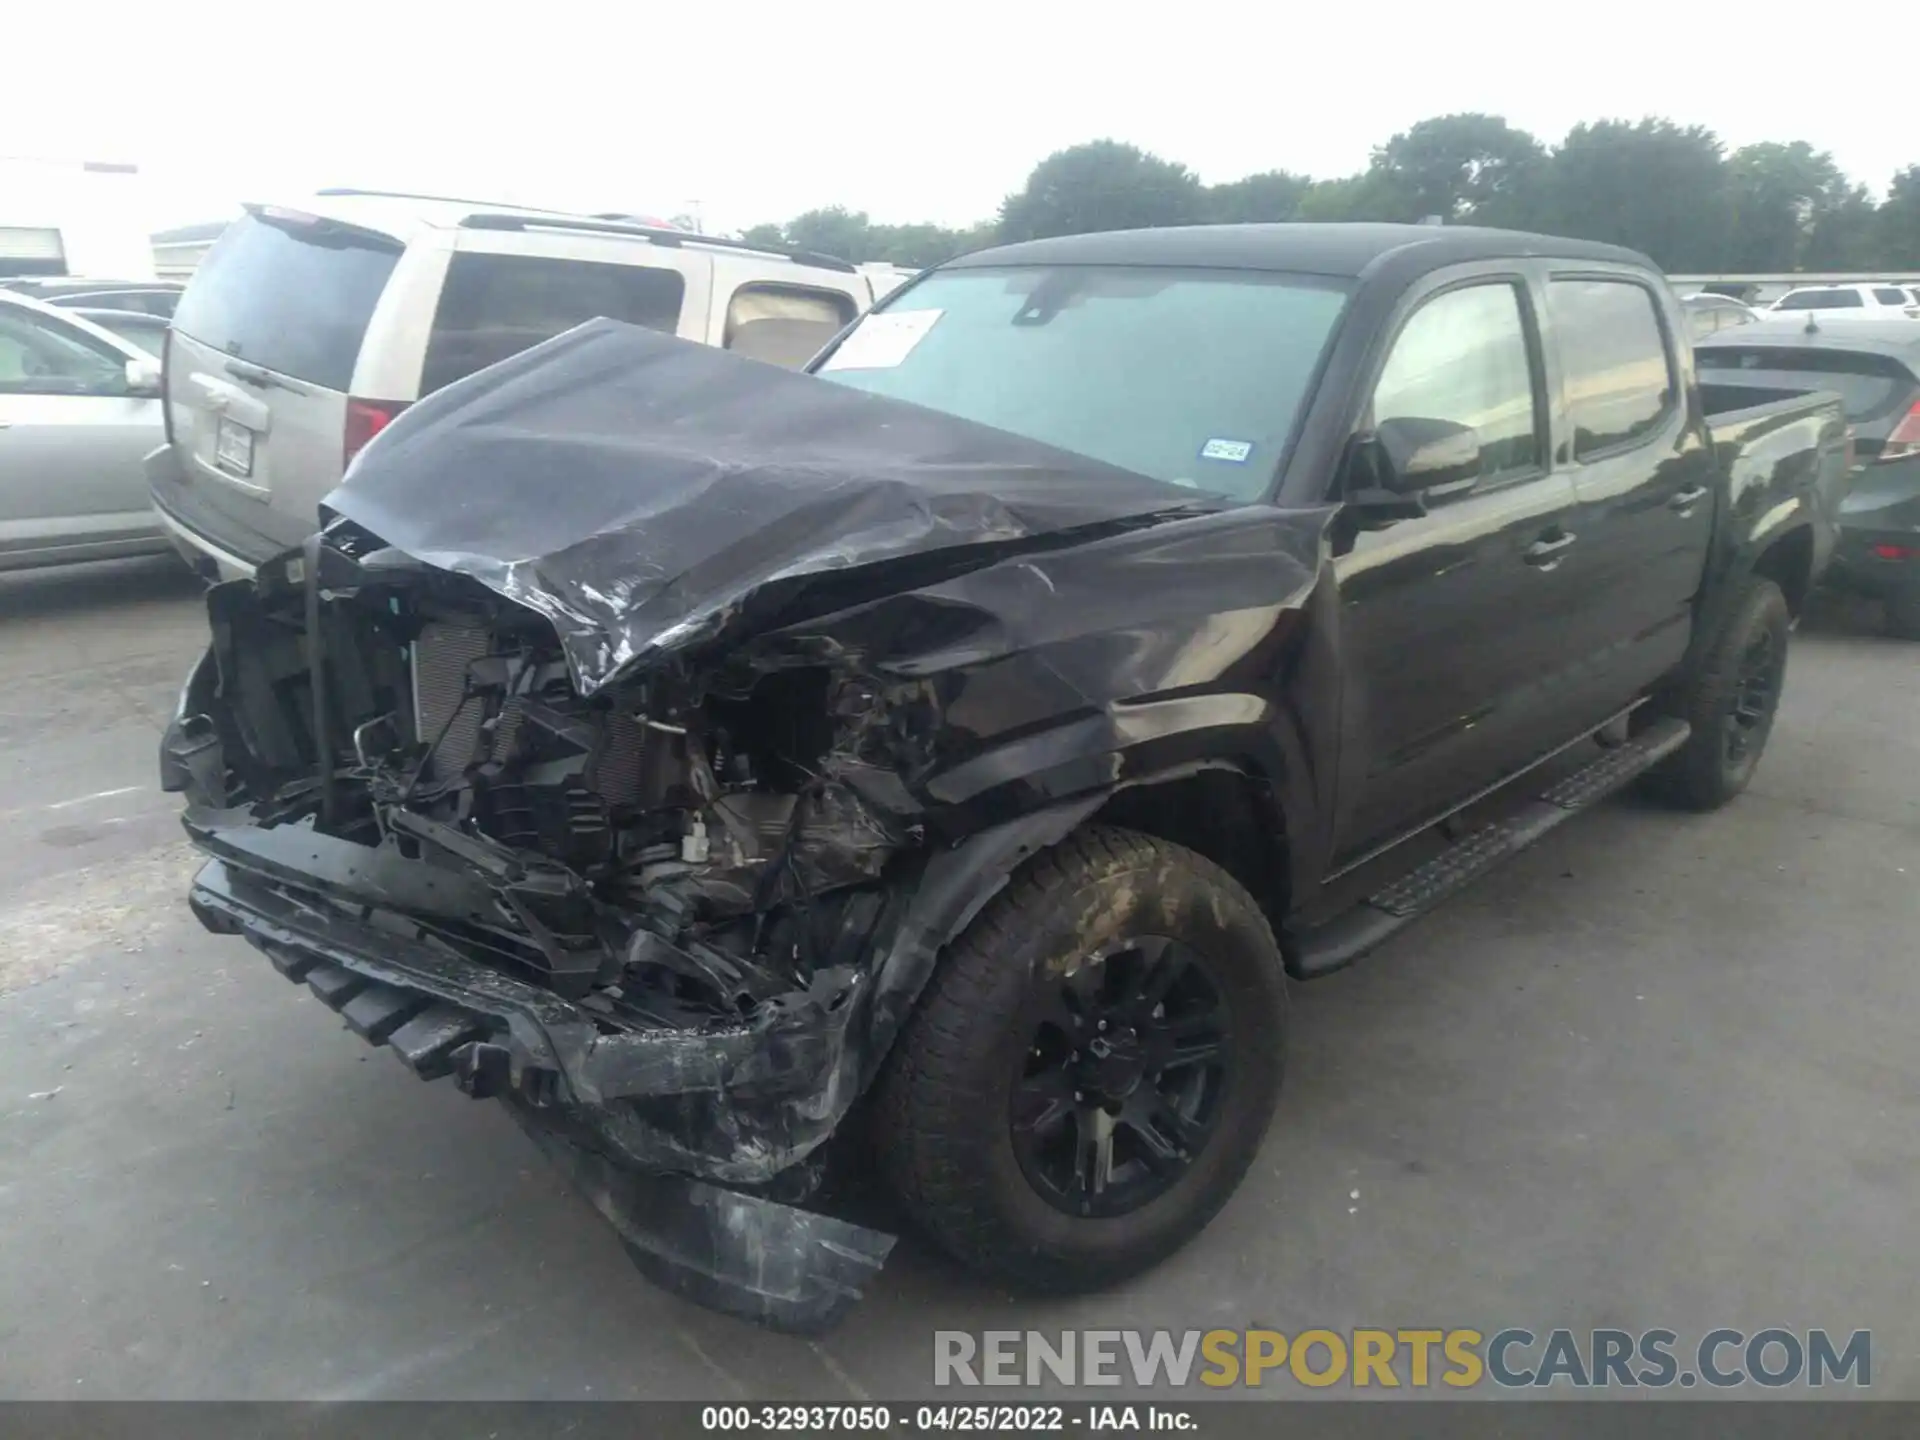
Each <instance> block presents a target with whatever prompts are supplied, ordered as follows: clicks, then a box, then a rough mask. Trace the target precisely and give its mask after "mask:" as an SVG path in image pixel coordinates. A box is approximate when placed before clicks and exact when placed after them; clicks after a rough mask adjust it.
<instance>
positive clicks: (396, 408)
mask: <svg viewBox="0 0 1920 1440" xmlns="http://www.w3.org/2000/svg"><path fill="white" fill-rule="evenodd" d="M406 408H407V402H406V401H404V400H357V399H355V398H354V397H353V396H351V395H349V396H348V397H347V427H346V428H347V433H346V438H345V441H344V443H343V444H342V446H341V453H342V462H341V463H342V464H343V465H351V464H353V457H354V456H356V455H358V454H359V453H360V452H361V451H362V450H364V449H365V448H366V445H367V442H368V441H369V440H371V439H373V437H374V436H376V435H378V434H379V433H380V432H381V431H382V430H384V429H386V428H387V426H389V425H391V424H392V423H393V417H394V416H396V415H398V414H399V413H400V412H401V411H402V410H404V409H406Z"/></svg>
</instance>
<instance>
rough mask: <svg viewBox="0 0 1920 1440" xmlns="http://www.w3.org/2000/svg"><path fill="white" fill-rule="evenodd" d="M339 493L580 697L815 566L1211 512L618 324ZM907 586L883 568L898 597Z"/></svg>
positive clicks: (400, 430)
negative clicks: (464, 582) (501, 622)
mask: <svg viewBox="0 0 1920 1440" xmlns="http://www.w3.org/2000/svg"><path fill="white" fill-rule="evenodd" d="M325 503H326V505H327V507H328V508H330V509H331V510H333V511H335V512H337V513H338V514H340V515H342V516H344V517H346V518H347V519H348V520H351V521H352V522H354V523H355V524H357V525H360V526H362V527H364V528H365V529H367V530H369V531H371V532H372V533H373V534H374V535H376V536H378V537H379V538H380V539H382V540H384V541H385V542H386V543H387V544H388V545H391V546H393V547H394V548H396V549H398V550H401V551H404V552H406V553H407V554H410V555H412V556H414V557H416V558H417V559H419V560H421V561H424V562H425V563H427V564H429V565H432V566H435V567H436V568H439V569H444V570H449V571H453V572H455V573H458V574H463V575H469V576H471V577H473V578H474V579H475V580H478V581H479V582H480V583H482V584H484V585H486V586H487V587H488V588H490V589H492V590H494V591H496V592H498V593H499V594H501V595H503V596H505V597H506V598H508V599H510V600H513V601H516V602H518V603H520V604H523V605H526V606H527V607H529V608H530V609H534V610H537V611H539V612H540V613H541V614H543V615H545V616H547V617H548V619H550V620H551V621H553V623H554V625H555V627H556V628H557V629H558V631H559V632H560V637H561V641H562V643H563V644H564V645H565V647H566V650H567V654H568V658H569V661H570V662H571V665H572V668H573V671H574V678H575V680H576V682H577V683H578V684H579V686H580V688H581V690H582V692H583V693H591V692H592V691H594V690H596V689H598V688H600V687H601V686H603V685H605V684H607V683H608V682H609V681H610V680H612V679H614V678H616V677H617V676H618V675H620V674H622V673H624V672H627V671H629V670H631V669H633V668H634V667H636V666H638V665H642V664H645V663H647V661H648V660H649V659H651V658H653V657H656V656H658V655H660V654H662V653H664V652H666V651H669V650H674V649H681V648H685V647H687V646H690V645H693V644H697V643H701V642H704V641H708V640H713V639H715V638H717V637H720V636H722V635H723V634H726V633H734V632H738V631H740V630H742V629H744V628H745V627H746V625H747V624H748V623H749V622H750V619H751V612H753V611H755V610H760V611H764V612H766V613H768V614H771V613H773V612H774V611H775V610H776V609H777V608H778V607H779V606H780V605H783V604H786V603H788V602H790V601H791V600H793V599H794V598H795V597H796V596H797V594H798V592H799V591H800V590H801V589H802V588H804V587H805V585H806V583H807V579H808V577H818V576H821V575H823V574H826V573H828V572H844V571H847V570H850V569H853V568H855V567H861V566H872V565H876V564H879V563H881V562H886V561H896V560H901V559H903V558H905V557H909V556H913V555H917V554H931V553H934V552H943V551H952V550H953V549H954V547H962V546H977V547H988V548H986V549H984V550H983V551H982V552H981V557H980V558H981V560H982V561H983V562H984V561H985V560H987V559H990V558H995V557H997V556H999V555H1001V554H1004V553H1007V551H1008V550H1009V549H1017V548H1018V547H1019V546H1020V544H1021V543H1022V542H1037V537H1045V536H1050V535H1058V534H1059V532H1063V531H1079V532H1083V533H1085V534H1087V535H1088V536H1089V537H1091V536H1092V535H1096V534H1101V533H1106V532H1107V531H1108V530H1110V529H1111V528H1113V527H1114V526H1116V525H1123V524H1127V523H1141V522H1143V521H1150V520H1151V519H1152V518H1154V517H1159V516H1167V517H1171V516H1173V515H1176V514H1193V513H1195V512H1196V511H1199V510H1204V509H1210V508H1215V506H1214V504H1213V503H1212V502H1210V501H1209V500H1208V499H1207V497H1204V496H1201V495H1197V494H1195V493H1194V492H1193V491H1189V490H1184V489H1181V488H1180V487H1178V486H1174V485H1169V484H1164V483H1162V482H1160V481H1156V480H1150V479H1147V478H1146V477H1144V476H1141V475H1136V474H1134V473H1133V472H1131V471H1128V470H1122V469H1119V468H1116V467H1114V466H1111V465H1107V464H1104V463H1103V462H1101V461H1098V460H1093V459H1089V458H1087V457H1085V456H1081V455H1075V454H1071V453H1069V452H1066V451H1062V450H1056V449H1054V448H1052V447H1051V446H1047V445H1043V444H1040V443H1039V442H1037V441H1031V440H1025V439H1022V438H1020V437H1019V436H1015V435H1010V434H1007V433H1005V432H1003V431H999V430H995V429H992V428H990V427H988V426H983V425H977V424H975V423H973V422H971V421H968V420H962V419H958V418H956V417H954V416H950V415H944V414H941V413H939V412H937V411H933V410H926V409H922V408H921V407H919V406H917V405H910V404H905V403H903V402H900V401H896V400H890V399H886V398H884V397H880V396H875V395H869V394H866V393H864V392H862V391H858V390H854V389H850V388H847V387H844V386H841V385H836V384H833V383H832V382H829V381H825V380H818V379H815V378H814V377H812V376H810V375H803V374H799V373H796V372H794V371H789V370H783V369H780V368H778V367H776V366H772V365H767V364H762V363H760V362H758V361H754V360H748V359H745V358H743V357H741V356H738V355H734V354H730V353H728V352H727V351H724V350H717V349H713V348H711V347H708V346H704V345H696V344H692V343H690V342H687V341H682V340H677V339H674V338H672V337H671V336H665V335H660V334H657V333H655V332H653V331H650V330H645V329H641V328H639V327H637V326H631V325H623V324H620V323H618V322H616V321H612V320H594V321H590V322H589V323H587V324H585V325H582V326H579V327H578V328H576V329H574V330H570V331H568V332H567V333H566V334H564V335H561V336H558V337H556V338H555V339H552V340H549V341H547V342H546V343H544V344H541V345H538V346H535V347H534V348H533V349H531V350H527V351H524V352H522V353H521V354H519V355H517V356H514V357H513V358H512V359H509V360H506V361H503V362H502V363H500V364H498V365H494V366H492V367H490V368H489V369H486V370H483V371H481V372H479V373H478V374H476V375H473V376H471V377H469V378H468V379H466V380H463V381H461V382H460V383H458V384H456V385H453V386H450V387H449V388H447V389H445V390H443V391H440V392H439V393H437V394H435V395H432V396H430V397H428V398H427V399H425V400H423V401H421V402H420V403H419V404H418V405H415V406H413V407H412V408H411V409H409V410H408V411H406V412H405V413H403V414H402V415H401V416H400V417H399V418H398V419H397V420H395V421H394V422H393V424H392V425H390V426H389V427H388V428H387V430H386V431H385V432H384V433H382V434H381V435H380V436H379V438H378V439H377V440H376V441H375V442H374V443H373V444H372V445H370V446H369V447H368V448H367V449H366V451H364V452H363V453H362V455H361V456H360V457H359V458H358V459H357V460H356V461H355V462H354V465H353V468H352V470H351V471H350V472H349V474H348V476H347V478H346V480H345V481H344V482H343V483H342V484H341V485H340V486H339V488H338V489H336V490H334V491H333V493H332V494H331V495H329V496H328V497H327V500H326V502H325ZM1063 538H1066V537H1063ZM1037 543H1044V542H1037ZM1069 543H1070V541H1069ZM945 558H946V559H948V560H953V559H965V558H966V557H965V556H963V555H959V554H958V553H956V554H951V555H948V556H946V557H945ZM895 568H897V567H889V570H890V573H891V571H892V570H893V569H895ZM949 573H950V572H949ZM913 583H916V582H915V581H914V580H913V579H912V578H910V577H906V576H900V575H894V576H893V578H892V579H890V580H881V579H880V578H879V572H876V587H877V588H878V589H881V590H884V589H887V588H900V587H901V586H902V585H903V584H904V585H911V584H913ZM849 598H853V597H849Z"/></svg>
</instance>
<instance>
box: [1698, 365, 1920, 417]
mask: <svg viewBox="0 0 1920 1440" xmlns="http://www.w3.org/2000/svg"><path fill="white" fill-rule="evenodd" d="M1694 359H1695V363H1696V364H1698V365H1699V367H1700V378H1701V379H1702V380H1703V381H1707V380H1711V381H1712V382H1713V383H1714V384H1716V385H1725V386H1737V387H1740V388H1742V389H1753V390H1761V391H1769V392H1772V391H1780V390H1800V391H1810V390H1831V391H1833V392H1834V393H1836V394H1838V395H1839V396H1840V403H1841V406H1842V408H1843V409H1844V410H1845V411H1846V416H1847V421H1848V423H1850V424H1853V425H1872V424H1873V423H1874V422H1876V421H1879V420H1886V419H1889V418H1890V417H1891V416H1893V415H1894V413H1895V412H1896V411H1898V412H1900V413H1903V414H1904V413H1905V409H1906V405H1907V403H1908V401H1909V399H1910V397H1912V396H1914V394H1915V393H1916V391H1920V380H1917V379H1916V378H1915V376H1914V375H1913V373H1912V372H1911V371H1909V370H1908V369H1907V367H1906V366H1904V365H1902V364H1901V363H1900V362H1899V361H1898V360H1896V359H1894V358H1893V357H1892V356H1890V355H1873V354H1867V353H1857V352H1853V351H1847V350H1824V349H1820V350H1816V349H1813V348H1811V347H1793V346H1784V345H1708V346H1702V347H1701V348H1700V350H1699V351H1697V352H1696V353H1695V356H1694Z"/></svg>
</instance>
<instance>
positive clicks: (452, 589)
mask: <svg viewBox="0 0 1920 1440" xmlns="http://www.w3.org/2000/svg"><path fill="white" fill-rule="evenodd" d="M337 538H338V539H339V543H340V546H341V547H342V548H339V549H334V550H320V551H318V552H317V557H318V560H317V563H320V564H322V565H333V566H335V567H337V568H338V569H339V570H340V572H341V574H340V575H339V576H336V577H334V578H336V579H337V578H345V579H348V580H349V581H350V582H351V583H350V584H349V585H348V586H345V587H336V586H334V585H329V586H328V587H327V591H326V599H325V600H324V601H323V602H321V603H320V604H318V605H317V606H316V607H315V609H316V612H317V613H316V615H315V617H313V618H315V619H317V623H318V629H317V630H316V631H315V632H313V633H314V634H316V635H317V636H318V638H319V641H320V644H319V647H318V648H319V651H320V654H321V657H322V665H321V667H320V668H319V669H317V670H316V668H315V667H314V665H313V658H314V649H315V647H314V645H313V643H312V637H311V636H310V635H309V633H308V624H309V617H308V615H307V613H306V607H305V604H304V586H303V585H298V584H296V583H295V580H294V579H293V578H291V577H290V578H288V579H287V580H286V581H285V583H283V584H280V585H278V586H276V584H275V583H274V580H273V578H272V577H262V579H261V581H260V583H259V587H258V590H257V592H253V591H252V590H251V587H247V589H244V590H243V591H242V592H240V593H236V594H235V595H234V596H233V597H232V601H231V603H228V604H225V605H222V604H220V603H219V597H216V603H215V607H214V609H215V614H216V622H215V630H216V638H215V652H216V655H217V656H218V657H219V658H220V660H221V663H222V667H223V675H222V682H223V683H222V688H223V690H224V691H225V693H226V698H227V699H228V701H229V704H228V706H227V707H226V708H225V709H224V710H223V712H222V713H223V715H224V716H225V717H226V720H227V723H228V724H230V725H231V726H232V728H233V731H234V735H233V739H234V740H236V741H237V742H238V743H237V744H235V745H232V746H230V747H225V750H224V752H223V753H225V754H226V755H227V756H228V766H229V773H228V775H227V776H226V780H227V783H228V784H229V785H230V786H231V787H232V788H231V791H230V793H229V794H228V795H227V796H226V797H224V801H225V803H227V804H229V805H231V804H234V803H236V802H240V803H245V804H246V805H248V806H249V807H250V809H251V812H252V814H253V816H254V817H255V819H256V821H257V822H259V823H266V824H271V825H276V826H278V825H300V826H311V827H312V828H313V829H314V830H315V831H316V832H317V833H320V834H324V835H329V836H334V837H337V838H340V839H344V840H349V841H353V842H356V843H359V844H362V845H367V846H385V847H391V849H392V850H393V851H394V852H396V853H397V854H398V855H400V856H403V857H405V858H406V859H408V860H418V861H421V862H424V863H427V864H431V865H434V866H437V867H441V868H445V869H450V870H455V871H461V872H465V873H467V874H472V875H478V876H481V877H484V878H485V879H486V880H487V881H488V882H489V883H490V885H491V886H492V888H493V890H494V893H495V894H496V895H497V897H498V901H499V913H498V914H497V915H496V916H494V917H492V923H484V924H483V923H468V924H466V925H463V926H446V927H441V928H440V929H439V930H438V931H437V932H436V934H437V938H438V939H439V940H441V941H442V942H443V943H446V944H450V945H454V946H457V947H458V948H460V949H462V950H463V951H465V952H466V953H468V954H470V955H476V956H480V957H482V958H484V959H485V960H486V961H487V962H488V963H490V964H494V965H497V966H498V967H499V968H500V969H501V970H502V971H503V972H505V973H507V974H511V975H514V976H516V977H518V978H521V979H523V980H528V981H532V982H534V983H537V984H540V985H542V986H545V987H548V988H550V989H552V990H553V991H554V992H555V993H556V994H558V995H561V996H564V997H566V998H568V999H572V1000H576V1001H581V1002H583V1003H585V1004H587V1005H588V1006H589V1007H590V1008H592V1009H594V1010H595V1011H596V1013H598V1014H600V1015H602V1016H603V1017H604V1019H605V1022H606V1024H607V1025H608V1026H609V1027H616V1028H624V1027H626V1026H629V1025H657V1024H663V1023H665V1024H674V1025H686V1024H692V1023H699V1022H701V1021H703V1020H711V1021H728V1020H732V1021H738V1020H743V1019H750V1018H751V1017H752V1016H753V1015H754V1014H755V1013H756V1010H757V1009H758V1007H760V1006H761V1005H763V1004H764V1003H765V1002H767V1001H769V1000H771V999H774V998H775V997H777V996H780V995H783V994H787V993H790V992H793V991H803V990H805V989H806V988H807V987H808V986H809V985H810V984H811V983H812V982H813V981H814V979H815V978H816V976H818V975H819V974H820V973H821V972H822V971H825V970H828V969H831V968H833V967H836V966H845V965H848V964H852V963H855V962H857V961H858V960H859V959H860V958H861V957H860V954H859V952H860V950H862V949H863V948H864V946H863V944H862V943H861V942H863V941H864V939H865V938H866V937H867V936H869V935H870V934H871V932H872V929H873V926H874V924H875V922H877V920H878V919H879V916H880V909H881V905H882V896H881V895H880V893H879V891H878V890H877V889H876V888H875V887H874V882H876V881H878V880H879V879H880V877H881V875H882V873H883V871H884V870H885V869H886V867H887V865H888V863H889V861H890V860H891V859H892V858H893V856H894V855H895V854H896V853H897V852H898V851H900V849H901V848H902V847H903V846H908V845H911V844H913V843H914V842H915V841H917V840H918V839H919V838H920V834H919V830H918V827H917V826H916V825H915V824H914V823H913V822H912V821H911V820H910V819H908V818H907V817H906V816H905V815H901V814H891V815H890V814H888V813H887V811H886V810H885V809H883V808H882V807H881V805H879V804H877V803H876V801H875V798H874V797H876V796H882V795H884V794H885V793H886V792H887V790H888V789H889V788H890V787H898V784H899V782H898V780H897V778H896V776H895V773H894V769H893V766H894V764H895V763H897V761H896V759H895V757H893V756H892V755H890V754H889V753H888V752H889V744H890V737H889V733H888V726H887V722H886V719H885V707H884V706H883V704H882V701H881V697H880V694H879V691H878V689H877V688H876V687H875V686H874V685H873V684H871V683H870V682H867V681H864V680H861V679H858V678H856V677H852V676H849V675H835V674H832V673H830V672H829V671H828V670H826V669H824V668H821V667H817V666H808V667H797V668H792V669H778V668H776V669H771V670H766V669H760V670H748V669H744V668H742V669H740V670H739V671H737V672H735V671H729V670H728V669H726V668H724V667H722V668H719V669H716V670H711V671H693V672H689V671H686V670H683V669H681V668H679V667H663V668H662V669H659V670H656V671H652V672H649V673H648V674H647V675H645V676H644V677H643V678H640V679H638V680H636V681H635V682H633V683H632V684H630V685H624V686H614V687H610V688H609V689H607V690H603V691H602V692H600V693H598V694H596V695H595V696H593V697H592V698H591V699H582V698H581V697H580V696H579V695H578V693H577V692H576V690H575V688H574V686H573V684H572V682H571V681H570V679H569V675H568V669H567V664H566V661H565V658H564V657H563V655H562V654H561V651H560V646H559V643H558V640H557V638H556V636H555V634H554V630H553V627H552V625H551V624H550V623H549V622H547V621H546V620H545V619H544V618H543V617H541V616H539V615H536V614H534V613H532V612H531V611H528V610H525V609H523V608H522V607H519V606H517V605H514V604H512V603H511V602H507V601H502V600H500V599H499V598H498V597H497V596H493V595H491V594H489V593H487V592H486V591H485V590H483V589H482V588H481V587H480V586H478V585H476V584H474V583H473V582H471V581H467V580H464V579H461V578H460V577H455V576H448V575H444V574H440V573H437V572H432V571H426V570H423V569H420V568H417V567H412V566H406V565H402V566H400V567H398V568H396V569H392V570H382V569H381V568H380V563H379V562H380V560H381V558H383V557H382V556H380V555H378V554H376V555H374V556H373V557H371V558H372V561H373V563H372V564H371V565H370V566H369V567H368V568H367V569H365V570H360V571H359V573H358V574H352V575H348V574H346V573H345V572H346V571H347V569H348V567H349V566H351V567H352V568H353V569H355V570H358V565H357V562H356V559H355V557H354V556H352V555H351V554H350V553H349V552H350V551H351V550H352V549H353V545H354V539H353V537H352V536H351V535H348V536H346V537H337ZM362 543H363V544H365V543H371V542H365V541H363V542H362ZM385 558H389V559H391V558H393V554H392V552H386V557H385ZM292 564H293V569H294V570H295V571H297V570H298V561H297V559H296V561H294V562H292ZM256 593H257V594H258V596H259V597H260V600H261V601H264V603H258V602H256V600H255V594H256ZM276 602H277V603H276ZM222 612H224V614H223V613H222ZM315 674H319V675H321V676H322V687H321V693H320V694H319V695H318V696H316V694H315V687H314V684H313V679H312V677H313V676H314V675H315ZM896 738H897V737H896ZM323 750H324V751H328V752H331V754H332V759H333V764H332V765H331V766H330V767H322V766H321V765H320V764H319V755H320V753H321V752H322V751H323ZM862 789H864V790H865V792H866V793H865V794H862V793H861V792H862ZM901 793H904V792H901ZM854 887H866V889H865V891H864V892H863V893H861V894H859V895H857V896H855V895H849V894H846V893H843V892H847V891H849V890H850V889H852V888H854Z"/></svg>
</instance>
